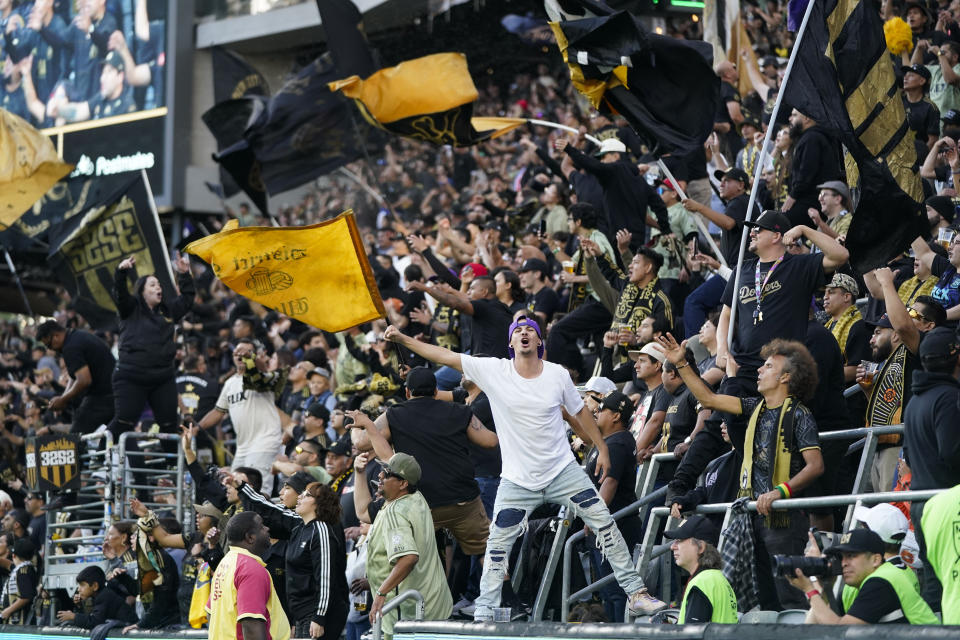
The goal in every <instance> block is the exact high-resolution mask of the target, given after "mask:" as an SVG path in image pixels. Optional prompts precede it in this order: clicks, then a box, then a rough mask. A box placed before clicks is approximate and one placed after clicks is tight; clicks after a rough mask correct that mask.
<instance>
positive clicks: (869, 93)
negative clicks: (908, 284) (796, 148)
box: [784, 0, 926, 273]
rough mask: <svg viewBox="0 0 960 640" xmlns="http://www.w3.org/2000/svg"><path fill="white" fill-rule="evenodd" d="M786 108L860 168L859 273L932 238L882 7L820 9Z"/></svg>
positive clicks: (830, 5)
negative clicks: (832, 136) (820, 130)
mask: <svg viewBox="0 0 960 640" xmlns="http://www.w3.org/2000/svg"><path fill="white" fill-rule="evenodd" d="M790 4H791V5H794V4H795V2H791V3H790ZM792 13H795V12H793V11H792ZM784 100H785V101H786V102H787V103H789V104H790V105H791V106H792V107H793V108H795V109H797V110H798V111H800V112H801V113H803V114H805V115H807V116H808V117H810V118H813V119H814V120H815V121H816V122H817V124H818V125H820V126H822V127H824V128H826V129H828V130H831V131H833V132H834V133H836V134H837V135H838V136H839V137H840V140H841V141H842V142H843V145H844V146H845V147H846V148H847V150H848V151H849V153H850V156H851V157H852V158H853V160H854V161H855V162H856V165H857V168H858V172H859V184H857V180H855V179H854V177H853V176H850V175H848V176H847V178H848V182H850V183H851V184H850V186H852V187H859V189H860V198H859V201H858V202H857V207H856V211H855V212H854V216H853V223H852V224H851V225H850V230H849V232H848V233H847V239H846V246H847V249H849V250H850V262H851V263H852V264H853V266H854V268H856V269H857V270H858V271H860V272H861V273H863V272H865V271H868V270H870V269H873V268H876V267H879V266H882V265H884V264H886V263H887V261H888V260H890V259H891V258H893V257H894V256H896V255H897V254H899V253H900V252H902V251H904V250H905V249H906V248H907V247H908V246H909V245H910V243H911V242H912V241H913V239H914V238H916V237H917V236H918V235H920V234H922V233H924V232H925V229H926V217H925V216H924V215H923V208H922V202H923V187H922V184H921V181H920V176H919V174H918V173H917V165H918V158H917V152H916V148H915V146H914V134H913V132H912V131H911V130H910V126H909V124H908V123H907V118H906V111H905V109H904V106H903V99H902V98H901V92H900V83H899V81H898V80H897V77H896V74H895V69H894V62H893V61H892V59H891V57H890V55H889V53H888V51H887V46H886V41H885V39H884V35H883V21H882V20H881V18H880V15H879V13H878V12H877V6H876V4H875V3H874V2H871V1H869V0H823V1H821V2H816V3H815V4H814V7H813V9H812V13H811V14H810V20H809V22H808V24H807V29H806V32H805V33H804V35H803V38H802V40H801V44H800V48H799V50H798V51H797V52H796V59H795V61H794V65H793V69H792V72H791V76H790V78H789V81H788V82H787V84H786V86H785V87H784Z"/></svg>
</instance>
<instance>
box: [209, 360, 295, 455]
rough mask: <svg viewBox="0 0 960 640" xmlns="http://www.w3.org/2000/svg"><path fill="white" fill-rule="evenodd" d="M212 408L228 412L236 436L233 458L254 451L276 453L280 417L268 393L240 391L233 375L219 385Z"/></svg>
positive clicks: (240, 378)
mask: <svg viewBox="0 0 960 640" xmlns="http://www.w3.org/2000/svg"><path fill="white" fill-rule="evenodd" d="M216 407H217V409H220V410H222V411H227V412H229V413H230V422H232V423H233V430H234V432H235V433H236V434H237V452H236V455H237V456H241V455H244V454H247V453H250V452H254V451H262V452H267V451H277V449H278V448H279V447H280V443H281V428H280V414H279V413H278V412H277V407H276V405H275V404H274V403H273V394H272V393H269V392H265V391H252V390H250V389H247V390H246V391H244V389H243V376H241V375H240V374H238V373H235V374H233V375H232V376H230V377H229V378H228V379H227V381H226V382H225V383H223V389H221V390H220V397H219V398H217V404H216Z"/></svg>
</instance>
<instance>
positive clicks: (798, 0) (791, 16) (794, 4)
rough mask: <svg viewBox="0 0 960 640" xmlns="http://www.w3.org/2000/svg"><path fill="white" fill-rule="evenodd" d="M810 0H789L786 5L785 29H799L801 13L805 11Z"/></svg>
mask: <svg viewBox="0 0 960 640" xmlns="http://www.w3.org/2000/svg"><path fill="white" fill-rule="evenodd" d="M809 2H810V0H790V4H789V5H787V30H788V31H799V30H800V23H801V22H803V14H804V13H806V11H807V4H809Z"/></svg>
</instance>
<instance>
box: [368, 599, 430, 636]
mask: <svg viewBox="0 0 960 640" xmlns="http://www.w3.org/2000/svg"><path fill="white" fill-rule="evenodd" d="M410 598H413V599H415V600H416V601H417V611H416V613H415V614H414V619H415V620H423V618H424V616H425V615H426V604H425V603H424V601H423V594H421V593H420V592H419V591H417V590H416V589H407V590H406V591H401V592H400V593H399V594H397V597H396V598H393V599H392V600H390V602H388V603H386V604H385V605H383V609H381V610H380V613H378V614H377V617H376V619H375V620H374V621H373V640H382V638H383V616H384V615H386V614H388V613H390V612H391V611H393V610H394V609H396V608H398V607H399V606H400V605H401V603H403V601H405V600H409V599H410Z"/></svg>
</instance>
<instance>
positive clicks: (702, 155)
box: [677, 145, 708, 182]
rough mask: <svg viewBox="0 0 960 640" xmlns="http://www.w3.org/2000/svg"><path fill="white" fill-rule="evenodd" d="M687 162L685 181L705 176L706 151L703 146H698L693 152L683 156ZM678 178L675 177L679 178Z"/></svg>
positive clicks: (700, 178)
mask: <svg viewBox="0 0 960 640" xmlns="http://www.w3.org/2000/svg"><path fill="white" fill-rule="evenodd" d="M684 160H685V161H686V163H687V182H693V181H694V180H702V179H703V178H706V177H708V176H707V152H706V150H704V148H703V146H702V145H700V146H698V148H697V150H696V151H694V152H693V153H691V154H689V155H687V156H684ZM679 179H680V178H677V180H679Z"/></svg>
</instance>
